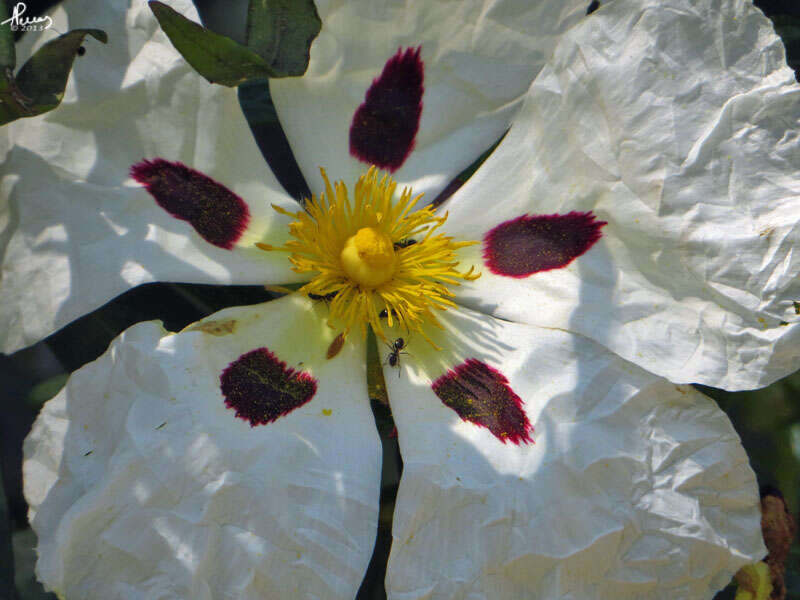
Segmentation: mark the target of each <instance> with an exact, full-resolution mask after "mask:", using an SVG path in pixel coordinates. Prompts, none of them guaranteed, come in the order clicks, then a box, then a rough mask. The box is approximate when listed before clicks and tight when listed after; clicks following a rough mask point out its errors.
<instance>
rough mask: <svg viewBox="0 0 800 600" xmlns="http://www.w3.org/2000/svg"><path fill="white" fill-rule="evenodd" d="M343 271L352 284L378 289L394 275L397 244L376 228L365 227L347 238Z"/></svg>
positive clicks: (343, 254)
mask: <svg viewBox="0 0 800 600" xmlns="http://www.w3.org/2000/svg"><path fill="white" fill-rule="evenodd" d="M340 258H341V259H342V268H343V269H344V271H345V273H347V275H348V276H349V277H350V279H352V280H353V281H356V282H358V283H359V284H360V285H361V286H363V287H365V288H375V287H378V286H379V285H380V284H382V283H386V282H387V281H389V280H390V279H391V278H392V275H394V268H395V262H396V261H395V256H394V245H393V242H392V240H391V239H389V236H388V235H386V234H385V233H383V232H382V231H381V230H380V229H378V228H377V227H362V228H361V229H359V230H358V231H357V232H356V234H355V235H351V236H350V237H349V238H347V241H346V242H345V243H344V248H342V253H341V254H340Z"/></svg>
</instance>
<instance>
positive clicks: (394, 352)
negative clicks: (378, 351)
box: [386, 337, 408, 377]
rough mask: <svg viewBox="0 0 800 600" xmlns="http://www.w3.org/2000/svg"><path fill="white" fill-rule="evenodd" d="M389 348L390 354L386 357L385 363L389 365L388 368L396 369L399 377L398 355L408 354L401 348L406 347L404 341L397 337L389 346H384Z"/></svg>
mask: <svg viewBox="0 0 800 600" xmlns="http://www.w3.org/2000/svg"><path fill="white" fill-rule="evenodd" d="M386 345H387V346H388V347H389V350H391V352H390V353H389V354H388V355H387V356H386V362H388V363H389V366H390V367H398V371H397V376H398V377H400V370H399V367H400V355H401V354H408V352H404V351H403V348H405V347H406V341H405V340H404V339H403V338H401V337H399V338H397V339H396V340H395V341H393V342H392V343H391V344H386Z"/></svg>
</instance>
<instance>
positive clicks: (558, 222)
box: [483, 211, 607, 279]
mask: <svg viewBox="0 0 800 600" xmlns="http://www.w3.org/2000/svg"><path fill="white" fill-rule="evenodd" d="M605 225H607V223H606V222H605V221H597V220H596V217H595V216H594V214H593V213H592V212H591V211H590V212H574V211H573V212H570V213H567V214H565V215H558V214H556V215H523V216H521V217H517V218H516V219H511V220H510V221H506V222H505V223H500V225H498V226H497V227H495V228H494V229H492V230H491V231H489V232H488V233H487V234H486V235H485V236H484V238H483V258H484V260H485V262H486V266H488V267H489V270H490V271H491V272H492V273H495V274H496V275H505V276H506V277H516V278H518V279H521V278H523V277H528V276H529V275H532V274H534V273H538V272H539V271H549V270H550V269H560V268H562V267H566V266H567V265H568V264H569V263H571V262H572V261H573V260H575V259H576V258H578V257H579V256H580V255H581V254H583V253H584V252H586V251H587V250H589V248H591V247H592V246H593V245H594V244H595V242H597V240H599V239H600V238H601V237H602V235H603V234H602V232H601V231H600V230H601V229H602V228H603V227H604V226H605Z"/></svg>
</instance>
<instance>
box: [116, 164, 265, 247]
mask: <svg viewBox="0 0 800 600" xmlns="http://www.w3.org/2000/svg"><path fill="white" fill-rule="evenodd" d="M131 177H133V178H134V179H135V180H136V181H138V182H139V183H141V184H143V185H144V186H145V188H146V189H147V191H148V192H149V193H150V195H151V196H153V198H154V199H155V201H156V202H157V203H158V205H159V206H160V207H161V208H163V209H164V210H166V211H167V212H168V213H169V214H171V215H172V216H173V217H175V218H176V219H180V220H182V221H187V222H188V223H189V224H190V225H191V226H192V227H194V229H195V231H197V233H198V234H200V236H201V237H202V238H203V239H204V240H205V241H207V242H208V243H209V244H214V245H215V246H218V247H220V248H224V249H225V250H230V249H231V248H233V246H234V244H235V243H236V241H237V240H238V239H239V238H240V237H241V236H242V234H243V233H244V231H245V229H247V224H248V223H249V222H250V210H249V209H248V208H247V204H245V202H244V200H242V199H241V198H240V197H239V196H237V195H236V194H234V193H233V192H232V191H230V190H229V189H228V188H226V187H225V186H224V185H222V184H221V183H218V182H217V181H214V180H213V179H211V178H210V177H209V176H208V175H204V174H203V173H201V172H200V171H196V170H195V169H191V168H189V167H187V166H186V165H184V164H182V163H179V162H169V161H167V160H164V159H163V158H155V159H153V160H143V161H142V162H140V163H137V164H135V165H133V166H132V167H131Z"/></svg>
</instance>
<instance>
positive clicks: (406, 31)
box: [270, 0, 589, 202]
mask: <svg viewBox="0 0 800 600" xmlns="http://www.w3.org/2000/svg"><path fill="white" fill-rule="evenodd" d="M588 4H589V3H588V2H587V1H585V0H559V1H558V2H550V1H547V0H530V1H526V2H518V1H516V0H502V1H500V2H494V1H493V2H487V1H484V0H462V1H460V2H450V1H440V0H435V1H434V0H427V1H425V2H411V3H409V2H401V1H397V0H356V1H352V2H332V1H327V0H325V1H319V2H317V8H318V11H319V15H320V18H321V19H322V31H321V32H320V34H319V36H318V37H317V39H316V40H315V41H314V43H313V45H312V46H311V61H310V63H309V67H308V70H307V71H306V73H305V75H304V76H303V77H301V78H287V79H280V80H272V81H271V82H270V89H271V90H272V98H273V100H274V102H275V106H276V108H277V111H278V115H279V116H280V120H281V124H282V125H283V127H284V129H285V131H286V135H287V137H288V139H289V142H290V144H291V146H292V149H293V151H294V153H295V156H296V158H297V161H298V163H299V165H300V168H301V170H302V171H303V174H304V175H305V177H306V179H307V180H308V183H309V185H310V187H311V190H312V191H314V192H315V193H316V192H317V191H318V190H321V189H323V187H322V186H323V181H322V179H321V177H320V175H319V170H318V169H319V167H320V166H323V167H325V168H326V169H327V171H328V173H330V174H332V175H333V177H334V178H336V179H344V180H345V181H347V180H353V181H354V180H355V178H356V177H357V176H358V175H360V174H361V173H362V172H363V170H364V168H365V165H364V163H363V162H360V161H359V160H357V159H356V158H354V157H353V156H352V155H351V153H350V150H349V149H350V142H349V135H350V128H351V125H352V124H353V117H354V115H355V113H356V110H357V109H358V108H359V106H361V104H362V103H363V102H364V101H365V94H366V92H367V90H368V89H369V88H370V86H371V85H372V83H373V80H375V79H377V78H379V76H380V75H381V74H382V72H383V69H384V66H385V64H386V63H387V61H389V59H390V58H392V57H393V56H394V55H395V54H397V52H398V50H402V51H403V52H405V51H406V50H407V49H409V48H412V49H416V48H417V47H421V51H420V60H421V61H422V63H423V65H424V82H423V85H424V93H423V95H422V115H421V120H420V121H419V131H418V133H417V134H416V137H415V141H414V144H413V149H411V152H410V154H409V155H408V158H407V159H406V160H405V161H404V162H403V163H402V166H400V167H399V169H398V170H396V172H395V173H394V177H395V179H396V180H397V181H398V182H399V185H400V187H401V188H402V186H404V185H409V186H412V187H413V189H414V192H415V193H420V192H424V193H425V200H426V201H428V202H430V201H432V200H433V199H434V198H435V197H436V195H437V194H438V193H439V192H440V191H441V190H442V189H443V188H444V187H445V186H446V185H447V184H448V183H449V182H450V180H451V179H452V178H453V177H455V176H456V175H457V174H458V173H459V172H460V171H461V170H463V169H464V168H465V167H467V166H468V165H469V164H471V163H472V162H473V161H474V160H475V159H477V158H478V156H479V155H480V154H481V153H482V152H483V151H485V150H486V149H487V148H489V147H490V146H491V145H492V144H494V143H495V142H496V141H497V139H498V138H499V137H500V136H501V135H502V134H503V132H504V131H505V130H506V129H507V128H508V124H509V122H510V119H511V117H512V115H513V114H514V111H516V110H517V109H518V108H519V100H520V98H521V97H522V95H523V94H524V93H525V90H526V89H527V88H528V86H529V85H530V82H531V81H532V80H533V78H534V77H535V76H536V73H538V71H539V69H541V67H542V65H543V64H544V62H545V61H546V60H547V59H548V57H549V56H550V53H551V52H552V48H553V46H554V45H555V42H556V40H557V39H558V36H559V35H560V34H561V33H562V32H563V31H565V30H567V29H568V28H569V27H571V26H572V25H573V24H575V23H576V22H578V21H580V20H581V19H582V18H584V17H585V15H586V8H587V6H588ZM398 102H399V101H398ZM395 104H396V103H395ZM383 116H384V117H386V118H387V120H389V121H391V120H393V118H392V115H383ZM378 120H380V118H379V119H378ZM412 121H413V119H411V120H410V121H409V123H411V122H412ZM409 126H410V125H409ZM387 137H388V136H387ZM392 139H394V136H392ZM393 143H394V142H393Z"/></svg>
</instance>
